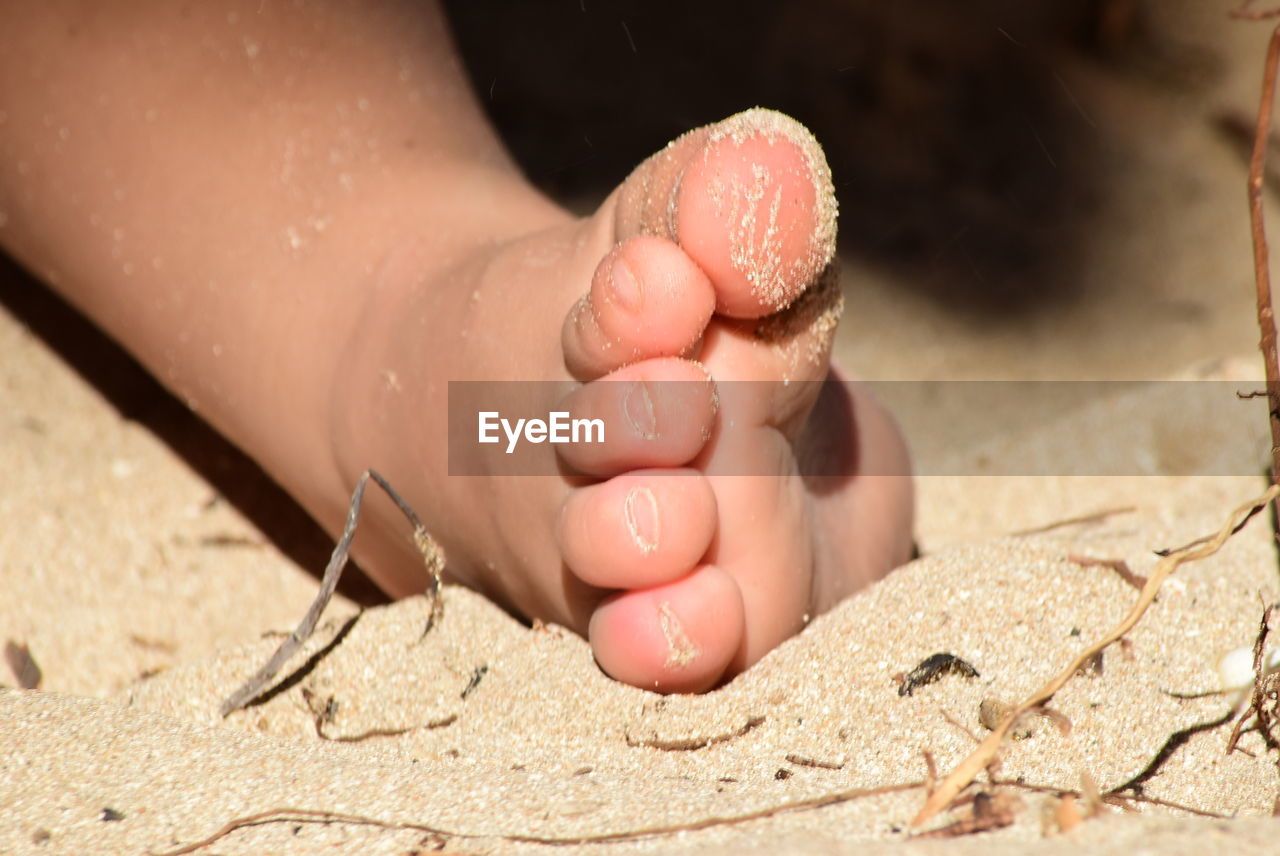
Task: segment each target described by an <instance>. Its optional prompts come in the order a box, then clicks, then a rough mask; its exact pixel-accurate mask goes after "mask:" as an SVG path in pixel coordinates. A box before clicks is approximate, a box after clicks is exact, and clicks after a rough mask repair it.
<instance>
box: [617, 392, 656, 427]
mask: <svg viewBox="0 0 1280 856" xmlns="http://www.w3.org/2000/svg"><path fill="white" fill-rule="evenodd" d="M622 409H623V410H624V411H625V412H626V414H627V421H628V422H630V423H631V427H632V428H634V429H636V433H637V434H639V435H640V436H641V437H643V438H644V439H646V440H655V439H657V437H658V417H657V415H656V414H654V412H653V399H652V398H650V397H649V384H647V383H645V382H644V381H642V380H638V381H636V382H635V383H633V384H631V389H630V390H628V391H627V399H626V401H624V402H623V403H622Z"/></svg>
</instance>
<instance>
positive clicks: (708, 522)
mask: <svg viewBox="0 0 1280 856" xmlns="http://www.w3.org/2000/svg"><path fill="white" fill-rule="evenodd" d="M715 525H716V500H715V495H714V494H713V493H712V492H711V486H710V485H709V484H708V483H707V480H706V479H705V478H703V477H702V475H701V474H700V473H698V472H696V471H695V470H683V469H682V470H641V471H637V472H632V473H627V474H626V475H622V476H618V477H617V478H614V479H611V480H610V481H607V482H604V483H602V484H596V485H591V486H589V487H583V488H580V489H578V490H576V491H574V492H573V493H572V494H570V496H569V499H568V500H567V501H566V502H565V505H564V508H563V510H562V512H561V515H560V538H559V540H560V552H561V555H562V556H563V557H564V560H565V563H566V564H567V565H568V566H569V568H570V570H572V571H573V572H574V574H576V575H577V576H578V577H579V578H580V579H582V580H583V581H585V582H587V583H589V584H591V585H593V586H597V587H600V588H607V589H636V588H649V587H652V586H656V585H661V584H663V583H669V582H672V581H674V580H677V579H679V578H680V577H683V576H685V575H687V574H688V573H689V572H690V571H691V570H692V569H693V567H694V566H695V565H696V564H697V563H698V561H699V560H700V559H701V558H702V557H703V555H704V554H705V553H706V552H707V547H709V546H710V545H711V538H712V536H713V535H714V534H715Z"/></svg>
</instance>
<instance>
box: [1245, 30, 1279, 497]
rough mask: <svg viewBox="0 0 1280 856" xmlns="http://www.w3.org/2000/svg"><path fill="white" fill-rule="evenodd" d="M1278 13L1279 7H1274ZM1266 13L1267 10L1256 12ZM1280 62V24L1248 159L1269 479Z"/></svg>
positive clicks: (1274, 414) (1274, 460) (1274, 467)
mask: <svg viewBox="0 0 1280 856" xmlns="http://www.w3.org/2000/svg"><path fill="white" fill-rule="evenodd" d="M1275 12H1276V13H1280V10H1275ZM1255 14H1269V13H1255ZM1277 63H1280V27H1276V29H1275V30H1274V31H1273V32H1272V33H1271V41H1270V43H1269V44H1268V45H1267V59H1266V63H1265V65H1264V70H1263V75H1262V103H1261V104H1260V105H1258V125H1257V129H1256V132H1255V134H1254V138H1253V157H1252V158H1250V160H1249V228H1250V230H1251V232H1252V235H1253V275H1254V283H1255V285H1256V287H1257V292H1258V328H1259V330H1260V331H1261V333H1262V342H1261V348H1262V360H1263V364H1264V366H1265V368H1266V373H1267V409H1268V410H1269V411H1270V423H1271V480H1272V481H1275V480H1276V479H1278V478H1280V358H1278V357H1277V355H1276V315H1275V310H1274V308H1273V307H1272V304H1271V266H1270V262H1269V251H1268V248H1267V229H1266V224H1265V222H1264V220H1263V212H1262V187H1263V175H1264V173H1265V171H1266V161H1267V140H1268V139H1269V138H1270V136H1271V109H1272V105H1273V103H1274V102H1275V93H1276V66H1277Z"/></svg>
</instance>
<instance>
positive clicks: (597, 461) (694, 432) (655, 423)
mask: <svg viewBox="0 0 1280 856" xmlns="http://www.w3.org/2000/svg"><path fill="white" fill-rule="evenodd" d="M716 407H717V404H716V392H715V384H714V383H713V382H712V381H711V378H710V376H709V375H708V374H707V372H706V370H705V369H704V368H702V366H700V365H699V364H697V363H694V362H691V361H689V360H682V359H678V358H675V357H665V358H661V359H656V360H645V361H644V362H640V363H636V364H634V365H630V366H627V367H625V368H621V369H618V370H617V371H615V372H613V373H611V374H608V375H606V376H604V377H603V378H601V379H600V380H597V381H592V382H591V383H588V384H585V385H583V386H581V387H579V388H578V389H576V390H574V391H573V392H572V393H571V394H570V395H569V397H568V399H567V400H566V403H565V406H564V409H565V410H567V411H568V412H570V413H571V414H572V415H573V418H574V419H575V420H581V419H586V420H590V421H592V422H596V423H597V424H599V425H601V426H602V427H603V432H602V434H603V437H593V438H592V442H580V443H570V444H566V445H563V446H560V447H559V453H560V458H561V461H562V462H563V463H564V464H565V465H566V466H567V467H568V468H570V469H571V470H573V471H576V472H577V473H579V474H584V475H593V476H615V475H619V474H621V473H624V472H627V471H629V470H636V469H643V468H646V467H679V466H683V465H685V464H687V463H689V462H690V461H691V460H693V459H694V458H695V457H696V456H697V455H698V454H699V453H700V452H701V451H702V447H703V446H704V445H706V442H707V439H708V438H709V437H710V436H711V431H712V427H713V425H714V422H715V414H716Z"/></svg>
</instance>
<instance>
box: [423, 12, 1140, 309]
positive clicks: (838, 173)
mask: <svg viewBox="0 0 1280 856" xmlns="http://www.w3.org/2000/svg"><path fill="white" fill-rule="evenodd" d="M446 6H447V8H448V11H449V15H450V17H451V20H452V21H453V24H454V27H455V33H456V36H457V39H458V42H459V45H460V47H461V50H462V53H463V56H464V59H465V61H466V63H467V65H468V67H469V69H470V71H471V76H472V80H473V82H474V86H475V89H476V92H477V95H478V97H479V99H480V101H481V102H482V103H483V104H484V106H485V108H486V109H487V110H488V112H489V114H490V117H491V118H492V120H493V122H494V123H495V125H496V126H497V127H498V129H499V131H500V133H501V135H502V136H503V138H504V139H505V140H506V141H507V143H508V145H509V146H510V148H511V150H512V151H513V153H514V154H515V156H516V158H517V160H518V161H519V162H520V163H521V165H522V166H523V167H524V169H525V170H526V172H527V173H528V175H529V176H530V178H531V179H532V180H533V181H534V182H535V183H536V184H537V185H538V186H540V187H541V188H543V189H544V190H545V191H547V192H548V193H550V194H551V195H553V196H554V197H556V198H558V199H562V200H570V201H578V202H580V203H581V204H588V203H589V202H594V201H597V200H599V199H600V198H602V197H603V195H604V194H605V193H606V192H607V191H608V190H609V189H610V188H611V187H612V186H613V185H615V184H617V183H618V182H619V181H620V180H621V179H622V178H623V177H625V176H626V174H627V172H628V170H629V169H630V168H631V167H633V166H634V165H635V164H636V163H638V162H639V161H640V160H642V159H643V158H644V157H646V156H647V155H649V154H651V153H652V152H654V151H655V150H657V149H658V148H660V147H661V146H662V145H664V144H665V143H666V142H667V141H668V140H670V139H672V138H674V137H676V136H678V135H679V134H681V133H682V132H684V131H687V130H689V129H690V128H693V127H697V126H699V125H703V124H706V123H708V122H712V121H715V120H717V119H721V118H724V117H725V116H728V115H730V114H732V113H734V112H737V111H739V110H742V109H745V108H748V107H752V106H756V105H760V106H766V107H773V108H776V109H779V110H782V111H784V112H787V113H790V114H791V115H793V116H795V117H796V118H798V119H800V120H801V121H802V122H804V123H805V124H806V125H808V126H809V127H810V128H811V129H812V130H813V131H814V133H815V134H816V135H817V137H818V139H819V140H820V141H821V142H822V143H823V145H824V146H825V147H826V151H827V155H828V158H829V160H830V162H831V166H832V171H833V173H834V176H835V181H836V185H837V193H838V195H839V198H840V203H841V212H840V214H841V222H840V230H841V236H842V246H843V248H844V249H845V250H846V251H847V252H852V253H856V254H859V255H861V256H863V257H865V258H868V259H870V260H872V261H874V262H875V263H877V264H882V265H887V266H889V267H891V268H894V269H900V270H901V272H903V273H904V274H906V275H907V276H906V279H907V281H909V282H911V283H914V284H915V287H917V288H919V289H924V290H927V291H929V292H930V293H932V294H933V295H934V296H936V297H938V298H939V299H942V300H948V301H954V302H956V303H957V305H958V306H959V305H963V306H966V307H971V308H974V309H976V310H977V311H982V312H999V313H1015V314H1016V313H1018V312H1020V311H1023V310H1026V309H1030V308H1031V306H1030V305H1029V304H1032V303H1040V302H1042V301H1044V300H1051V299H1054V298H1055V297H1057V298H1067V299H1069V298H1070V294H1069V293H1067V294H1062V293H1061V292H1062V291H1063V290H1064V289H1066V290H1067V291H1068V292H1069V290H1070V283H1071V281H1072V278H1071V277H1070V276H1069V275H1067V274H1068V271H1066V270H1064V266H1065V267H1066V268H1069V267H1070V260H1071V259H1072V258H1073V257H1074V255H1075V254H1074V253H1072V251H1071V247H1070V245H1069V244H1070V241H1069V238H1068V237H1067V232H1066V230H1064V229H1063V228H1062V227H1063V225H1064V223H1067V222H1069V221H1070V219H1071V218H1073V217H1074V216H1075V215H1076V213H1077V212H1078V211H1080V210H1081V209H1082V208H1087V207H1088V206H1090V205H1091V204H1093V201H1094V199H1095V194H1096V193H1098V192H1099V190H1098V188H1097V186H1096V184H1097V182H1095V181H1093V180H1092V170H1091V166H1092V164H1093V157H1094V151H1093V150H1094V148H1095V142H1096V134H1095V133H1093V129H1092V128H1091V127H1090V125H1089V123H1088V121H1087V117H1085V116H1084V114H1083V112H1082V109H1081V107H1080V105H1079V104H1078V103H1076V102H1075V101H1074V99H1073V96H1072V94H1071V92H1070V90H1069V88H1068V87H1067V84H1066V82H1065V81H1064V80H1063V79H1062V76H1061V75H1060V74H1059V73H1058V71H1057V66H1058V65H1059V64H1060V63H1061V62H1062V61H1063V59H1064V57H1071V58H1073V59H1074V58H1085V59H1086V61H1096V62H1099V63H1113V62H1123V61H1124V57H1125V54H1126V53H1128V52H1130V51H1132V50H1140V49H1141V43H1142V40H1143V16H1142V10H1141V8H1140V6H1139V5H1138V0H1093V2H1081V0H1043V2H1034V3H1027V2H1023V0H975V2H968V3H955V2H948V0H893V2H888V3H885V2H866V0H802V2H792V3H780V2H729V1H728V0H704V2H672V0H657V2H642V0H555V2H535V3H514V2H503V0H453V2H448V3H447V4H446ZM958 237H963V244H964V254H965V256H966V261H967V263H968V265H969V266H970V267H971V269H970V270H966V271H964V275H963V276H958V277H948V276H946V275H943V274H940V272H939V271H936V270H925V269H923V268H926V267H928V261H929V259H931V258H933V257H935V256H936V255H937V250H938V248H939V247H943V246H945V245H947V244H948V243H949V242H952V241H954V240H956V239H957V238H958ZM1050 273H1051V274H1052V275H1050ZM975 274H976V275H975ZM1029 280H1030V281H1034V282H1036V283H1037V287H1035V288H1028V287H1026V284H1027V282H1028V281H1029Z"/></svg>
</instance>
